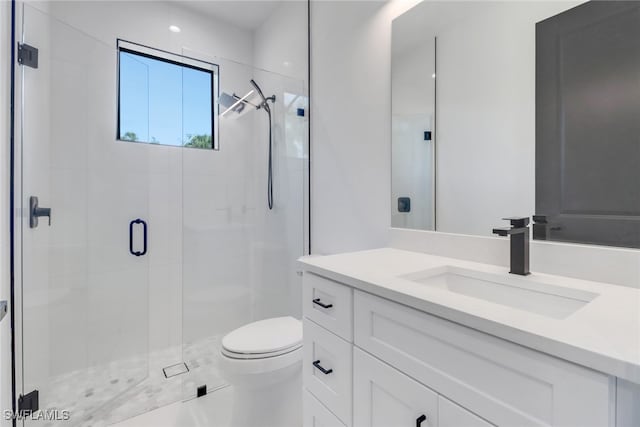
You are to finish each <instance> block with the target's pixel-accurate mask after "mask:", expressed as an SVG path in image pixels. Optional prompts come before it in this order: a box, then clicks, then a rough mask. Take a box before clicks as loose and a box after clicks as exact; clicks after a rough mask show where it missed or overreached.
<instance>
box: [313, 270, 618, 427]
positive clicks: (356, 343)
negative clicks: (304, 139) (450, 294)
mask: <svg viewBox="0 0 640 427" xmlns="http://www.w3.org/2000/svg"><path fill="white" fill-rule="evenodd" d="M303 282H304V292H303V295H304V298H305V301H304V306H303V314H304V346H305V350H304V361H303V364H304V365H303V372H304V374H303V376H304V387H305V391H304V393H305V408H304V411H305V418H304V420H305V426H320V425H323V426H326V427H328V426H331V425H335V426H345V427H373V426H378V427H380V426H384V427H396V426H397V427H403V426H407V427H414V426H415V427H436V426H440V427H488V426H492V425H496V426H505V427H511V426H517V427H525V426H563V427H564V426H575V427H589V426H594V427H595V426H597V427H604V426H608V427H614V426H616V414H615V408H616V400H615V399H616V393H615V385H616V382H615V378H614V377H611V376H608V375H605V374H602V373H600V372H596V371H593V370H591V369H587V368H584V367H581V366H578V365H575V364H573V363H570V362H567V361H564V360H561V359H558V358H555V357H552V356H549V355H546V354H543V353H540V352H538V351H534V350H531V349H528V348H526V347H523V346H520V345H517V344H514V343H511V342H508V341H505V340H503V339H500V338H497V337H494V336H492V335H488V334H486V333H483V332H479V331H476V330H474V329H471V328H468V327H466V326H462V325H459V324H456V323H453V322H450V321H448V320H444V319H442V318H439V317H435V316H433V315H430V314H428V313H425V312H422V311H419V310H416V309H413V308H410V307H407V306H405V305H401V304H398V303H396V302H394V301H391V300H388V299H384V298H381V297H378V296H375V295H372V294H369V293H366V292H363V291H360V290H358V289H353V288H352V287H350V286H348V285H345V284H341V283H339V282H337V281H334V280H330V279H327V278H324V277H321V276H319V275H316V274H314V273H311V272H308V271H307V272H305V274H304V280H303ZM318 299H319V300H318ZM318 302H319V303H320V304H318ZM318 361H319V362H318ZM619 427H627V426H619Z"/></svg>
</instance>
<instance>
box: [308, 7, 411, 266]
mask: <svg viewBox="0 0 640 427" xmlns="http://www.w3.org/2000/svg"><path fill="white" fill-rule="evenodd" d="M415 3H416V2H414V1H394V2H358V1H353V2H352V1H316V0H314V1H312V2H311V102H312V105H311V114H312V116H313V117H312V121H311V133H312V136H311V138H312V147H311V150H312V153H311V161H312V165H311V185H312V188H311V212H312V217H311V244H312V253H316V254H323V253H336V252H343V251H350V250H358V249H364V248H371V247H377V246H384V245H385V243H386V241H387V230H388V227H389V225H390V223H391V222H390V221H391V218H390V212H391V209H390V191H391V178H390V176H391V175H390V166H391V161H390V153H391V147H390V137H391V121H390V114H391V108H390V105H391V96H390V95H391V89H390V88H391V77H390V69H391V68H390V58H391V20H392V19H393V18H394V17H395V16H397V15H399V14H400V13H402V12H403V11H404V10H407V9H408V8H410V7H411V6H412V5H414V4H415ZM328 29H329V30H328Z"/></svg>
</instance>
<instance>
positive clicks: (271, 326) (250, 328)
mask: <svg viewBox="0 0 640 427" xmlns="http://www.w3.org/2000/svg"><path fill="white" fill-rule="evenodd" d="M301 343H302V323H301V322H300V321H299V320H298V319H295V318H293V317H290V316H287V317H276V318H273V319H265V320H260V321H258V322H253V323H249V324H248V325H245V326H242V327H240V328H238V329H236V330H235V331H232V332H230V333H228V334H227V335H225V337H224V338H222V347H223V349H224V350H227V351H229V352H233V353H241V354H266V353H274V352H281V351H283V350H287V349H290V348H293V347H299V346H300V344H301Z"/></svg>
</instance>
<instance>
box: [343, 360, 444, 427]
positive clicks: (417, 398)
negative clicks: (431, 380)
mask: <svg viewBox="0 0 640 427" xmlns="http://www.w3.org/2000/svg"><path fill="white" fill-rule="evenodd" d="M353 366H354V374H353V388H354V393H353V411H354V412H353V425H354V426H357V427H416V426H419V427H436V426H437V425H438V395H437V394H436V393H434V392H433V391H431V390H430V389H428V388H427V387H425V386H423V385H422V384H420V383H418V382H417V381H414V380H412V379H411V378H409V377H408V376H406V375H404V374H403V373H401V372H400V371H397V370H395V369H394V368H392V367H390V366H389V365H387V364H385V363H383V362H381V361H379V360H378V359H376V358H374V357H373V356H370V355H369V354H367V353H365V352H364V351H362V350H360V349H358V348H355V349H354V352H353Z"/></svg>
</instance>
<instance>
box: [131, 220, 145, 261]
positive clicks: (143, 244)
mask: <svg viewBox="0 0 640 427" xmlns="http://www.w3.org/2000/svg"><path fill="white" fill-rule="evenodd" d="M136 224H142V251H135V250H133V228H134V226H135V225H136ZM129 252H130V253H131V255H134V256H143V255H145V254H146V253H147V223H146V222H145V221H144V220H142V219H140V218H137V219H134V220H133V221H131V222H130V223H129Z"/></svg>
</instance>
